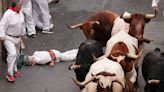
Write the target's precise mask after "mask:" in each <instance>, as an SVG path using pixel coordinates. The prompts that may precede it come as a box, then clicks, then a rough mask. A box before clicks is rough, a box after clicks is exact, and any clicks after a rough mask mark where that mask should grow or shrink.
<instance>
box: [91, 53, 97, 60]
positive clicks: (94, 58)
mask: <svg viewBox="0 0 164 92" xmlns="http://www.w3.org/2000/svg"><path fill="white" fill-rule="evenodd" d="M91 55H92V57H93V61H98V59H97V58H96V56H95V55H94V54H93V53H92V54H91Z"/></svg>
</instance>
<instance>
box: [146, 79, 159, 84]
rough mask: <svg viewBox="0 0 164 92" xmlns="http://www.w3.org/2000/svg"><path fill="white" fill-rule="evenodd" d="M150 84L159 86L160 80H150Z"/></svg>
mask: <svg viewBox="0 0 164 92" xmlns="http://www.w3.org/2000/svg"><path fill="white" fill-rule="evenodd" d="M148 83H149V84H159V83H160V80H156V79H153V80H149V81H148Z"/></svg>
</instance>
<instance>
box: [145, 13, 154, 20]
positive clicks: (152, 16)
mask: <svg viewBox="0 0 164 92" xmlns="http://www.w3.org/2000/svg"><path fill="white" fill-rule="evenodd" d="M154 17H155V14H146V15H145V18H146V19H151V18H154Z"/></svg>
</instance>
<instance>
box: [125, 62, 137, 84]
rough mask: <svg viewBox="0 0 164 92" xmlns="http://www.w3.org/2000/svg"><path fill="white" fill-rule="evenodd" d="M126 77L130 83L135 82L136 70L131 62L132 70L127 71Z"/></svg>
mask: <svg viewBox="0 0 164 92" xmlns="http://www.w3.org/2000/svg"><path fill="white" fill-rule="evenodd" d="M126 77H127V78H128V79H129V80H130V81H131V82H132V83H134V82H136V78H137V72H136V69H135V66H134V64H133V69H132V71H130V72H128V73H127V74H126Z"/></svg>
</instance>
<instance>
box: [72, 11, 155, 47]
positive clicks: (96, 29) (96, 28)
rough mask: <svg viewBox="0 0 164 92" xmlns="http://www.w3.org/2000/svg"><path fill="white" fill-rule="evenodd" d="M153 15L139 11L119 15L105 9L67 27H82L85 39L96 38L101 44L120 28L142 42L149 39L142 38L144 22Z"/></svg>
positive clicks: (104, 43) (153, 15)
mask: <svg viewBox="0 0 164 92" xmlns="http://www.w3.org/2000/svg"><path fill="white" fill-rule="evenodd" d="M153 17H155V14H140V13H135V14H123V15H122V16H119V15H118V14H117V13H114V12H112V11H109V10H105V11H100V12H98V13H96V14H95V15H93V16H91V17H89V18H88V19H87V20H86V21H85V22H83V23H79V24H76V25H73V26H69V27H70V28H72V29H74V28H80V29H82V30H83V33H84V35H85V37H86V38H87V39H94V40H97V41H98V42H100V43H101V44H102V45H103V46H105V45H106V42H107V41H108V40H109V38H110V37H111V36H112V35H113V34H115V33H117V32H118V31H120V29H121V30H124V31H126V32H128V33H129V34H130V35H132V36H133V37H136V38H137V39H138V40H139V41H140V42H141V43H142V42H143V41H145V42H150V40H148V39H144V37H143V34H144V26H145V23H148V22H149V21H150V19H151V18H153ZM113 28H114V29H113ZM112 29H113V30H112Z"/></svg>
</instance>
